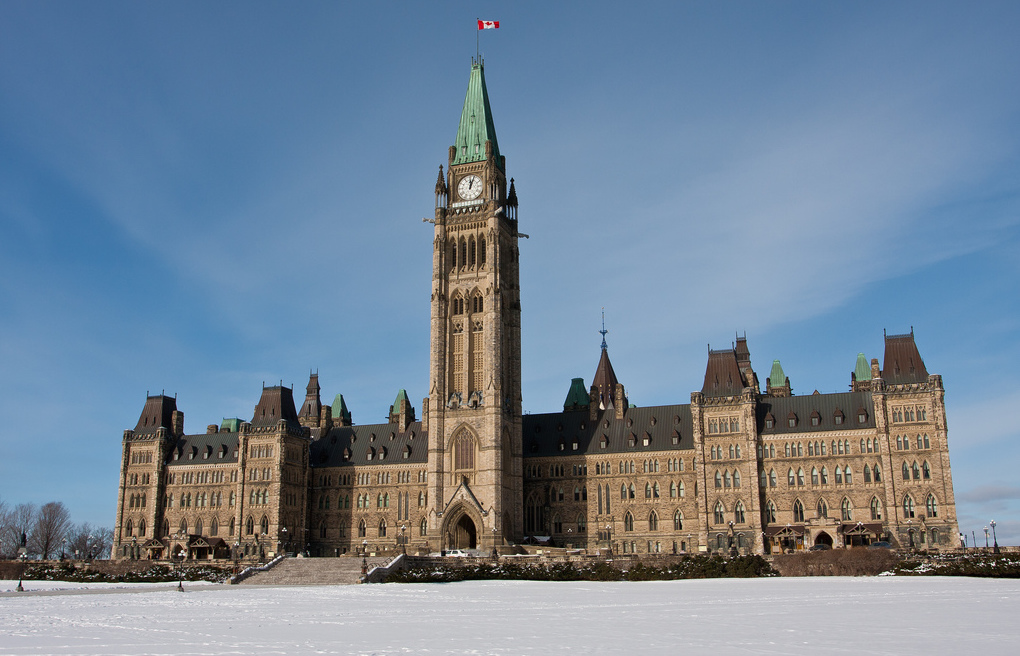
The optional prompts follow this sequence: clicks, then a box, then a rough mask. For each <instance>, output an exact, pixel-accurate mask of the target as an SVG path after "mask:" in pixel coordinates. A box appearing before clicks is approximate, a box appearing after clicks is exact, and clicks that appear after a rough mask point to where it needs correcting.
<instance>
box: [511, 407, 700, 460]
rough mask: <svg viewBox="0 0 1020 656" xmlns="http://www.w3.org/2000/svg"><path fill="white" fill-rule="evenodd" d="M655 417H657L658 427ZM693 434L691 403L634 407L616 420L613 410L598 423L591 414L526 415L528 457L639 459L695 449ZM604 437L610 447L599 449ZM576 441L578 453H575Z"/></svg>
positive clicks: (555, 413)
mask: <svg viewBox="0 0 1020 656" xmlns="http://www.w3.org/2000/svg"><path fill="white" fill-rule="evenodd" d="M652 418H654V419H655V423H654V424H653V423H652ZM607 422H608V425H607ZM628 424H629V425H628ZM674 431H675V432H677V433H678V434H679V443H678V444H673V433H674ZM693 432H694V431H693V427H692V423H691V406H690V405H660V406H650V407H643V408H630V409H628V410H627V414H626V416H625V417H624V418H623V419H616V415H615V412H613V411H605V412H601V413H599V416H598V419H596V420H595V421H592V420H591V419H590V418H589V414H588V411H587V410H583V411H577V412H552V413H549V414H541V415H524V432H523V437H524V457H525V458H545V457H549V456H571V455H586V454H587V455H598V454H600V453H605V454H609V453H634V454H637V455H640V454H641V453H648V452H650V451H679V450H683V449H693V448H694V441H693V439H692V435H693ZM646 434H647V435H648V436H649V437H650V438H651V442H650V443H649V445H648V446H644V442H643V438H644V436H645V435H646ZM603 436H605V438H606V448H605V449H603V448H601V446H600V444H601V442H602V438H603ZM631 436H633V437H634V444H633V446H632V445H631V444H630V438H631ZM575 441H576V442H577V450H576V451H575V450H574V449H573V444H574V442H575ZM561 444H562V445H563V448H562V449H561V448H560V445H561Z"/></svg>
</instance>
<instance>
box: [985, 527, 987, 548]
mask: <svg viewBox="0 0 1020 656" xmlns="http://www.w3.org/2000/svg"><path fill="white" fill-rule="evenodd" d="M985 551H988V527H987V526H986V527H985Z"/></svg>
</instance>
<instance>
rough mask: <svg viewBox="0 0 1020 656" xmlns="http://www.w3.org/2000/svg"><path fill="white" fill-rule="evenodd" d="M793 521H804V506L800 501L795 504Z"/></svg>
mask: <svg viewBox="0 0 1020 656" xmlns="http://www.w3.org/2000/svg"><path fill="white" fill-rule="evenodd" d="M793 521H795V522H803V521H804V504H802V503H801V502H800V499H797V500H796V501H794V502H793Z"/></svg>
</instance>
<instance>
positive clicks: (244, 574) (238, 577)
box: [230, 554, 287, 585]
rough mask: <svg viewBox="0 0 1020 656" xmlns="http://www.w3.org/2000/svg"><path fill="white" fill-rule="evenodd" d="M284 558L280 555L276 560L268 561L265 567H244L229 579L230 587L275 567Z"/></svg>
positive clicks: (284, 556) (284, 555)
mask: <svg viewBox="0 0 1020 656" xmlns="http://www.w3.org/2000/svg"><path fill="white" fill-rule="evenodd" d="M286 557H287V556H286V554H280V555H279V556H277V557H276V558H273V559H272V560H270V561H269V562H268V563H266V564H265V565H254V566H252V567H245V568H244V569H243V570H241V571H240V572H238V573H237V574H235V575H234V576H231V577H230V585H236V584H238V583H240V582H241V581H243V580H245V579H246V578H248V577H251V576H255V575H256V574H258V573H259V572H265V571H268V570H270V569H272V568H274V567H276V566H277V565H278V564H279V563H280V561H282V560H283V559H284V558H286Z"/></svg>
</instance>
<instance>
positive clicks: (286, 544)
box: [280, 526, 290, 553]
mask: <svg viewBox="0 0 1020 656" xmlns="http://www.w3.org/2000/svg"><path fill="white" fill-rule="evenodd" d="M280 533H281V534H282V535H283V551H284V552H285V553H286V552H287V551H289V549H287V547H288V546H290V543H289V542H288V541H287V527H286V526H284V527H283V528H281V529H280Z"/></svg>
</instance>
